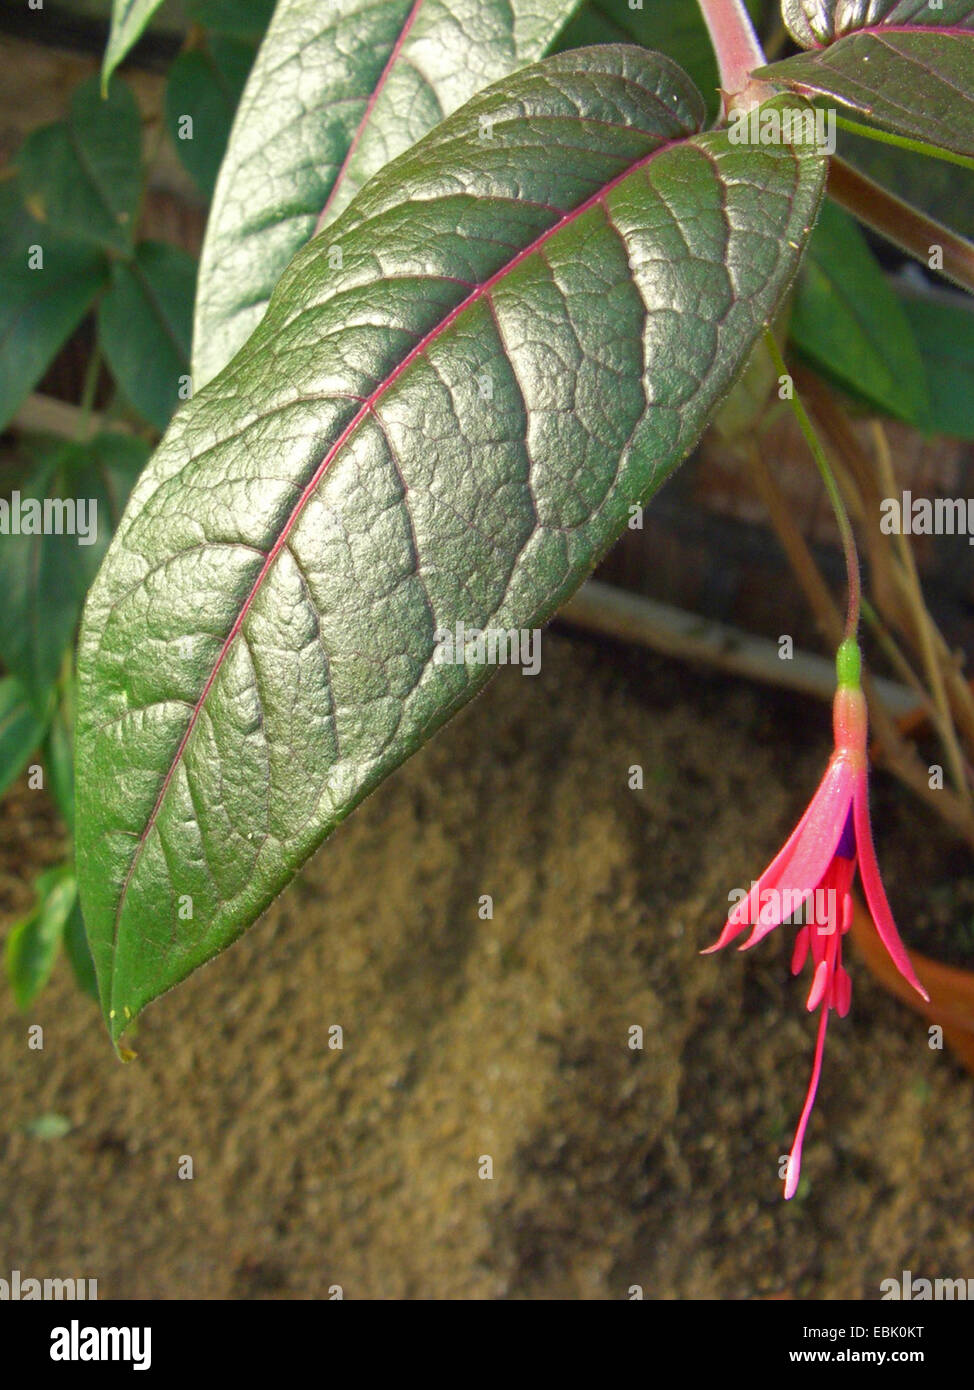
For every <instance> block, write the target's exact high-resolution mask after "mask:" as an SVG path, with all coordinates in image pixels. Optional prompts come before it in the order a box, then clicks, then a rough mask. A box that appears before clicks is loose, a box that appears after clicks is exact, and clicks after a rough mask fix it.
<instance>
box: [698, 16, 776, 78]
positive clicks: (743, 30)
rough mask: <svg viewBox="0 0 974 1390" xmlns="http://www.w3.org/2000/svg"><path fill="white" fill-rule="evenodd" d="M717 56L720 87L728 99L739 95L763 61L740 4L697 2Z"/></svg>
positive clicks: (763, 58)
mask: <svg viewBox="0 0 974 1390" xmlns="http://www.w3.org/2000/svg"><path fill="white" fill-rule="evenodd" d="M697 3H698V4H699V6H700V13H701V14H702V15H703V19H704V23H705V24H706V26H707V32H708V33H709V35H710V42H711V43H712V44H713V47H714V53H715V54H716V56H717V66H718V68H719V69H720V85H721V87H722V88H723V90H724V92H726V93H727V95H728V96H736V95H737V94H738V93H739V92H743V91H744V89H745V88H746V87H747V86H748V84H749V82H750V81H751V73H752V72H753V71H754V69H755V68H759V67H761V66H763V65H764V64H765V63H766V61H767V59H766V58H765V56H764V50H763V49H762V47H761V43H760V40H759V39H758V36H757V34H756V33H755V32H754V25H753V24H752V23H751V16H750V15H749V14H748V12H747V7H746V6H745V4H744V0H697Z"/></svg>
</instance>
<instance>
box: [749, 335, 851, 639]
mask: <svg viewBox="0 0 974 1390" xmlns="http://www.w3.org/2000/svg"><path fill="white" fill-rule="evenodd" d="M764 341H765V343H766V345H767V349H768V352H769V353H770V354H771V360H772V362H774V364H775V369H776V371H777V373H778V375H779V377H789V378H790V376H791V374H790V372H789V371H788V368H787V367H786V366H785V359H784V358H783V357H782V355H781V349H780V348H779V347H778V343H777V340H776V338H775V336H774V334H773V333H772V332H771V329H770V328H766V329H765V330H764ZM790 401H791V408H792V410H793V411H794V413H795V418H796V419H797V421H798V424H799V427H800V429H801V432H802V434H803V435H804V436H805V442H806V443H807V445H808V447H809V449H810V450H811V453H812V457H813V458H814V460H815V462H816V464H817V465H818V471H819V473H820V474H821V475H822V482H823V483H824V484H825V490H826V492H827V493H828V495H829V501H830V502H831V503H832V510H833V511H834V512H835V519H836V522H837V523H838V527H839V536H840V537H841V540H842V549H843V552H844V554H845V565H846V574H847V576H848V581H849V605H848V608H847V610H846V623H845V635H846V637H855V635H856V633H857V632H858V630H859V594H860V585H859V554H858V551H857V550H856V540H855V536H854V535H853V533H852V522H851V521H850V520H849V513H848V512H847V511H846V505H845V502H843V500H842V493H841V492H840V491H839V485H838V483H837V482H836V480H835V474H834V473H833V472H832V467H831V465H830V463H829V461H828V459H827V458H826V456H825V450H824V449H823V448H822V446H821V444H820V443H819V439H818V435H817V434H816V433H815V426H814V425H813V424H812V422H811V420H810V419H809V417H808V412H807V411H806V410H805V407H804V406H803V405H802V403H801V401H800V400H799V398H798V396H796V395H795V393H794V388H792V394H791V397H790Z"/></svg>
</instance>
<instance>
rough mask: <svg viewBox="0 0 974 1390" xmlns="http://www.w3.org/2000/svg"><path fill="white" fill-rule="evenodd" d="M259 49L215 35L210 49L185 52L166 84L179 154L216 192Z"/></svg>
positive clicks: (170, 121) (171, 127) (202, 185)
mask: <svg viewBox="0 0 974 1390" xmlns="http://www.w3.org/2000/svg"><path fill="white" fill-rule="evenodd" d="M253 59H254V50H253V49H252V48H251V47H249V46H248V45H247V44H245V43H240V42H238V41H237V40H235V39H226V38H211V39H210V40H209V41H208V43H207V45H206V47H205V48H194V49H190V50H188V51H187V52H184V53H180V54H179V55H178V57H177V58H176V59H175V60H174V62H173V64H172V66H171V67H170V69H169V78H168V81H167V83H166V126H167V128H168V130H169V136H170V139H171V140H172V142H173V145H174V146H175V149H176V153H177V154H178V155H179V158H180V159H181V160H182V162H183V164H185V166H186V168H187V170H188V171H189V173H190V174H191V175H192V177H193V179H194V180H195V181H196V183H197V184H198V185H199V187H200V188H201V189H202V191H203V192H204V193H205V194H206V195H207V197H208V198H209V197H211V196H212V194H213V188H214V185H215V184H216V176H217V174H218V173H219V171H220V163H221V161H222V159H223V153H224V150H225V149H226V147H227V141H228V140H229V138H230V127H231V125H232V124H233V114H234V112H235V111H236V109H237V103H238V102H239V100H240V93H241V92H242V91H243V88H244V83H245V82H246V80H247V73H248V72H249V71H250V66H251V63H252V62H253Z"/></svg>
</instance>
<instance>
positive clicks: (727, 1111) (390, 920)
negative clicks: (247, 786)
mask: <svg viewBox="0 0 974 1390" xmlns="http://www.w3.org/2000/svg"><path fill="white" fill-rule="evenodd" d="M543 655H544V660H543V667H542V673H541V675H540V676H539V677H537V678H536V679H526V678H524V677H521V676H520V675H519V674H517V673H515V672H511V671H508V672H503V673H502V674H501V675H500V676H499V677H498V678H497V679H496V680H495V681H494V682H493V684H492V685H491V686H490V687H489V689H488V691H487V693H486V694H485V695H484V696H482V697H481V698H480V699H479V700H478V701H476V702H475V703H474V705H472V706H471V707H469V708H468V709H467V710H465V711H464V712H463V713H462V714H461V715H460V716H459V717H458V718H457V719H456V720H455V721H454V722H453V724H451V725H450V726H449V728H448V729H446V730H445V731H443V732H442V733H441V734H440V735H439V736H438V737H437V738H436V739H435V740H434V742H433V743H432V744H431V745H429V746H428V747H427V748H426V749H425V750H424V751H423V752H422V753H421V754H420V755H419V756H417V757H416V758H415V759H413V761H412V762H411V763H409V764H408V765H407V766H406V767H405V768H403V769H402V770H401V771H400V772H399V773H398V774H397V775H396V776H395V777H393V778H392V779H391V780H390V781H389V782H388V783H387V784H386V785H385V787H383V788H382V789H381V790H380V791H379V793H378V794H376V795H375V796H373V797H372V799H371V800H370V801H369V802H367V803H366V805H365V806H364V807H362V808H361V809H360V810H359V811H358V812H356V814H355V815H354V816H353V817H352V818H351V820H350V821H348V822H347V823H346V824H345V825H344V826H343V827H342V828H341V829H340V830H339V832H338V833H337V834H336V835H335V836H334V837H333V838H332V839H331V841H330V842H328V843H327V844H326V845H325V847H324V848H323V850H322V851H321V853H319V855H318V856H317V858H316V859H315V860H314V861H313V862H312V863H311V864H310V865H309V866H308V867H307V869H306V871H305V873H304V874H303V876H302V877H301V879H300V880H299V881H298V882H297V883H296V884H295V885H294V886H293V887H292V888H291V889H290V890H289V891H288V892H287V893H286V894H285V895H284V896H283V897H282V898H281V899H280V900H279V901H278V902H277V904H276V905H275V906H274V908H273V909H272V910H271V911H270V912H269V913H268V914H267V916H266V917H265V918H264V919H263V920H262V921H261V922H260V923H259V924H258V925H257V926H256V927H255V928H254V929H252V930H251V931H250V932H249V933H248V934H247V935H246V936H245V937H244V938H243V939H242V940H241V941H240V942H239V943H238V944H237V945H236V946H235V947H234V948H233V949H232V950H230V951H229V952H227V953H226V954H225V955H224V956H223V957H222V958H220V959H219V960H217V961H215V962H213V963H212V964H211V965H209V966H208V967H206V968H205V969H204V970H202V971H200V972H198V973H197V975H196V976H194V977H193V978H192V979H191V980H190V981H188V982H187V983H186V984H184V985H183V986H181V987H180V988H179V989H177V990H176V991H174V992H173V993H172V994H170V995H168V996H166V998H164V999H163V1000H161V1001H159V1002H158V1003H157V1004H155V1005H154V1006H153V1007H151V1008H150V1010H149V1011H148V1012H147V1013H146V1015H145V1016H144V1021H143V1022H142V1024H141V1026H140V1029H139V1034H138V1038H137V1041H136V1046H137V1047H138V1051H139V1057H138V1059H137V1060H136V1061H135V1062H133V1063H131V1064H130V1065H128V1066H123V1065H121V1064H120V1063H119V1062H117V1061H116V1060H115V1058H114V1055H113V1053H112V1050H111V1048H110V1046H109V1044H108V1040H107V1037H106V1035H105V1033H104V1031H103V1029H102V1027H101V1025H100V1023H99V1020H98V1018H97V1015H96V1012H95V1010H94V1007H93V1005H92V1004H91V1003H90V1002H89V1001H87V1000H85V999H84V998H82V997H81V996H79V995H78V994H77V992H76V991H75V990H74V988H73V985H72V983H71V980H70V976H69V972H68V969H67V966H66V964H64V963H61V964H59V966H58V968H57V971H56V974H55V978H54V980H53V982H52V984H51V986H50V987H49V988H48V990H47V991H46V992H45V993H44V995H43V996H42V998H41V999H40V1000H39V1001H38V1002H37V1004H36V1005H35V1006H34V1007H33V1008H32V1009H31V1011H30V1013H29V1015H27V1016H22V1015H18V1014H17V1013H16V1012H15V1010H14V1008H13V1005H12V1001H11V998H10V994H9V991H7V990H6V989H3V990H2V991H0V1078H2V1087H3V1105H2V1114H0V1164H2V1171H3V1174H4V1190H5V1199H4V1211H3V1215H2V1218H0V1274H3V1275H6V1273H7V1271H8V1270H10V1269H13V1268H19V1269H20V1270H21V1271H22V1272H24V1273H25V1274H27V1273H29V1274H33V1275H35V1276H38V1277H44V1276H71V1275H75V1276H77V1277H82V1276H88V1277H96V1278H97V1279H98V1281H99V1290H100V1293H101V1295H102V1296H103V1297H110V1296H111V1297H121V1298H127V1297H150V1298H214V1297H231V1298H237V1297H243V1298H253V1297H325V1296H327V1294H328V1290H329V1288H330V1287H331V1286H334V1285H340V1286H341V1287H342V1290H343V1291H344V1296H345V1297H347V1298H435V1297H448V1298H461V1299H474V1298H543V1297H556V1298H568V1299H600V1298H625V1297H626V1296H627V1292H628V1290H629V1288H630V1286H631V1285H634V1284H638V1285H641V1286H642V1288H643V1291H644V1294H645V1296H646V1297H647V1298H673V1297H690V1298H710V1297H719V1298H732V1299H741V1298H751V1297H762V1296H764V1297H766V1296H772V1295H774V1296H779V1297H780V1296H785V1297H793V1298H802V1297H813V1298H833V1297H846V1298H857V1299H858V1298H863V1299H872V1298H876V1297H878V1295H879V1283H880V1280H882V1279H884V1278H887V1277H890V1276H893V1277H898V1276H899V1274H900V1271H901V1270H904V1269H910V1270H912V1271H913V1273H914V1276H915V1277H919V1276H921V1275H923V1276H926V1277H930V1278H932V1277H954V1278H956V1277H974V1241H972V1234H971V1229H972V1228H971V1219H970V1215H969V1214H970V1213H971V1211H972V1208H974V1177H972V1158H974V1083H972V1081H971V1079H970V1078H969V1077H967V1076H966V1075H965V1074H964V1073H963V1072H961V1071H960V1069H959V1068H958V1067H957V1065H956V1064H955V1063H954V1062H953V1061H952V1059H951V1057H950V1055H949V1054H948V1053H946V1052H937V1051H931V1050H930V1048H929V1047H928V1045H927V1035H926V1031H925V1027H924V1025H923V1024H922V1023H921V1022H920V1020H919V1019H918V1018H917V1017H916V1016H915V1015H913V1014H911V1013H909V1012H908V1011H907V1010H906V1009H905V1008H903V1007H902V1006H901V1005H899V1004H897V1003H895V1002H894V1001H892V1000H891V999H889V998H888V997H887V996H886V995H885V994H883V993H882V992H881V991H880V990H879V988H878V987H877V986H876V985H875V984H873V983H872V981H871V980H870V979H869V978H868V977H866V976H865V974H864V970H863V967H862V966H861V964H858V963H857V962H856V961H855V960H853V961H852V970H853V974H854V977H855V988H854V1000H853V1011H852V1013H851V1015H850V1016H849V1018H848V1019H847V1020H845V1022H839V1023H837V1024H836V1023H833V1027H832V1029H831V1035H830V1040H829V1049H828V1056H827V1060H826V1070H825V1076H824V1080H823V1083H822V1087H821V1090H820V1094H819V1103H818V1107H817V1110H816V1112H815V1116H814V1118H813V1121H812V1125H811V1131H810V1138H809V1142H808V1145H807V1148H806V1160H805V1174H806V1181H805V1183H804V1185H803V1188H802V1190H801V1192H800V1193H799V1196H798V1198H796V1200H795V1201H794V1202H792V1203H790V1204H787V1205H786V1204H784V1203H783V1202H782V1201H781V1198H780V1184H779V1182H778V1180H777V1165H778V1156H779V1154H781V1153H782V1152H783V1151H785V1150H787V1147H788V1144H789V1142H790V1135H791V1131H792V1128H793V1126H794V1123H795V1120H796V1118H797V1114H798V1110H799V1108H800V1105H801V1100H802V1096H803V1094H804V1089H805V1085H806V1080H807V1075H808V1069H809V1064H810V1054H811V1044H812V1036H813V1028H814V1022H813V1020H812V1019H810V1018H809V1016H808V1015H807V1014H805V1012H804V1009H803V1002H804V994H805V990H806V989H807V980H806V981H805V982H804V985H803V984H802V983H801V982H799V983H795V982H793V981H792V980H791V979H790V976H789V974H788V969H787V965H788V953H789V950H788V942H787V940H785V933H777V934H776V936H778V937H780V938H781V939H775V938H774V937H772V938H771V939H769V940H768V941H766V942H765V943H764V944H763V946H762V947H761V948H760V949H759V950H758V951H757V952H753V953H751V954H750V955H748V956H738V955H736V954H734V953H728V954H726V955H725V956H724V957H716V958H706V959H704V958H701V957H700V956H699V954H698V951H699V948H700V947H701V946H704V945H706V944H709V942H710V941H711V940H712V939H713V937H714V935H715V933H716V930H717V929H718V928H719V925H720V923H721V921H722V914H723V908H724V905H725V904H726V901H727V893H728V891H729V889H731V888H732V887H734V886H735V885H736V884H738V883H742V882H745V881H747V880H749V879H750V877H751V876H752V875H753V874H756V873H757V872H758V871H759V870H760V869H761V868H762V867H763V866H764V864H765V863H766V861H767V860H768V858H769V857H770V856H771V854H772V853H773V852H774V851H775V849H776V848H777V846H778V844H779V842H780V841H781V839H782V837H783V834H784V833H785V832H786V831H787V830H788V829H790V827H791V824H792V822H793V820H794V819H795V817H796V816H797V814H798V813H799V812H800V810H801V809H802V807H803V804H804V802H805V800H806V799H807V796H808V794H809V793H810V791H811V790H812V788H813V786H814V784H815V782H816V780H817V778H818V775H819V773H820V771H821V767H822V764H823V761H824V758H825V756H826V755H827V752H828V743H827V740H828V737H829V719H828V711H827V709H826V708H825V707H824V706H822V707H819V706H813V705H809V704H805V703H803V702H800V701H796V700H795V699H793V698H791V697H785V696H781V695H777V694H774V693H769V692H766V691H761V690H757V689H754V688H751V687H749V686H746V685H743V684H739V683H733V682H729V681H726V680H722V679H721V680H718V679H714V678H711V677H708V676H706V675H702V674H697V673H693V672H691V671H689V670H688V669H686V668H683V667H679V666H677V665H674V664H668V663H665V662H662V661H657V660H655V659H653V658H649V657H634V656H633V655H632V654H631V653H625V652H620V651H619V650H616V649H613V648H612V647H607V646H606V647H602V646H598V645H595V644H588V643H583V642H581V641H578V640H574V639H569V638H567V637H566V636H564V635H559V634H546V636H545V640H544V650H543ZM636 763H639V764H641V765H642V767H643V769H644V774H645V786H644V789H643V790H642V791H633V790H630V788H629V786H628V785H627V781H628V770H629V768H630V766H631V765H632V764H636ZM897 795H899V794H897ZM886 799H887V800H889V799H890V793H889V792H888V791H887V793H886ZM893 819H894V820H895V822H896V824H895V825H893V826H892V833H888V829H887V828H886V827H884V826H883V825H882V824H880V825H878V826H877V837H878V840H879V845H880V855H881V859H882V861H883V863H884V866H885V868H886V870H887V880H888V885H889V889H890V894H891V897H892V898H893V902H894V905H897V904H902V903H903V902H904V901H905V898H904V894H905V893H907V892H912V894H913V898H914V900H915V899H916V894H917V891H918V886H917V883H916V858H915V846H916V843H917V840H918V838H922V836H923V833H924V818H923V814H922V813H920V812H917V811H915V810H914V809H913V808H912V807H910V806H909V805H908V804H907V803H905V802H904V803H903V804H902V805H899V804H898V806H897V811H896V814H895V816H894V817H893ZM56 854H57V835H56V833H55V829H54V826H53V821H52V819H51V813H50V810H49V808H48V807H47V805H46V804H45V802H44V801H43V799H42V796H41V795H39V794H30V793H23V794H21V795H20V796H19V797H15V798H14V799H13V800H12V801H8V803H7V805H6V808H5V811H4V813H3V818H2V820H0V863H2V874H0V910H2V911H4V912H5V913H6V914H8V920H9V913H12V912H16V911H18V910H22V909H23V907H24V906H25V905H26V903H27V901H28V897H29V894H28V889H27V886H26V882H25V880H26V879H28V878H29V868H28V866H29V865H30V864H34V865H41V864H43V863H44V862H48V861H50V860H51V859H53V858H54V857H55V856H56ZM942 887H943V885H939V886H938V885H936V884H933V885H931V891H939V890H940V889H942ZM919 891H920V892H921V893H922V892H923V891H924V888H923V885H921V886H920V889H919ZM483 894H490V895H491V896H492V898H493V918H492V920H481V918H480V917H479V916H478V899H479V898H480V896H481V895H483ZM898 910H899V909H898ZM30 1023H41V1024H43V1026H44V1029H45V1047H44V1050H43V1051H42V1052H32V1051H29V1050H28V1048H27V1045H26V1042H27V1026H28V1024H30ZM335 1024H338V1025H340V1026H341V1027H342V1029H343V1030H344V1047H343V1049H342V1050H341V1051H337V1050H334V1049H331V1048H329V1045H328V1042H329V1028H330V1027H331V1026H332V1025H335ZM633 1025H638V1026H639V1027H640V1028H642V1029H643V1037H644V1046H643V1049H642V1050H641V1051H634V1050H632V1049H630V1048H629V1046H628V1045H627V1044H628V1040H629V1029H630V1028H631V1027H632V1026H633ZM49 1113H57V1114H60V1115H63V1116H65V1117H67V1119H68V1120H69V1121H70V1124H71V1129H70V1132H69V1133H67V1134H66V1135H64V1136H63V1137H61V1138H58V1139H48V1140H44V1139H41V1138H37V1137H34V1136H32V1135H31V1134H30V1133H29V1132H28V1131H25V1129H24V1128H23V1126H24V1125H25V1124H29V1122H31V1121H32V1120H35V1119H36V1118H37V1117H38V1116H41V1115H45V1114H49ZM183 1155H190V1156H191V1157H192V1159H193V1169H194V1176H193V1179H192V1180H191V1181H189V1180H181V1179H180V1178H179V1176H178V1170H179V1166H180V1159H181V1156H183ZM485 1155H489V1156H490V1159H491V1161H492V1168H493V1176H492V1177H491V1178H489V1179H488V1178H483V1177H481V1176H480V1173H481V1172H482V1171H483V1170H484V1164H483V1156H485Z"/></svg>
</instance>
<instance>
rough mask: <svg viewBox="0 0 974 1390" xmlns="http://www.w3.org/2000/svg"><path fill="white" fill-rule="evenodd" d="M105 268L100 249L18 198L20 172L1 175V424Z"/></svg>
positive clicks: (71, 326)
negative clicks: (59, 230) (61, 231)
mask: <svg viewBox="0 0 974 1390" xmlns="http://www.w3.org/2000/svg"><path fill="white" fill-rule="evenodd" d="M107 276H108V266H107V264H106V262H105V258H104V257H103V256H102V254H101V252H99V251H97V250H96V249H95V248H94V247H92V246H86V245H84V244H82V243H79V242H73V241H66V240H65V239H64V238H63V237H59V236H56V235H55V234H54V233H53V232H52V231H51V229H50V228H49V227H44V226H42V225H41V224H40V223H39V222H36V221H35V220H34V219H33V218H32V217H31V216H30V214H29V213H28V212H27V210H26V208H24V206H23V204H22V202H21V193H20V188H19V184H18V182H17V180H16V179H8V180H6V181H5V182H3V183H0V429H4V428H5V427H6V426H7V425H8V424H9V423H10V421H11V420H12V419H13V416H14V415H15V414H16V412H17V410H18V409H19V407H20V405H21V404H22V402H23V400H24V397H25V396H26V395H27V394H28V392H29V391H30V390H31V389H32V387H34V386H36V385H37V383H38V381H39V380H40V379H41V377H42V376H43V375H44V373H45V371H46V370H47V368H48V367H49V366H50V364H51V362H52V361H53V359H54V358H55V356H56V355H57V353H58V352H59V351H60V349H61V348H62V347H63V346H64V344H65V343H66V342H67V340H68V338H70V336H71V334H72V333H73V332H74V330H75V329H76V328H77V326H78V324H79V323H80V322H81V320H82V319H83V318H84V316H85V314H86V313H87V312H88V310H89V309H90V307H91V305H92V302H93V301H94V298H95V295H96V294H97V293H98V291H99V290H100V289H101V288H102V286H103V285H104V283H105V281H106V279H107Z"/></svg>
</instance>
